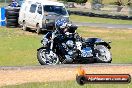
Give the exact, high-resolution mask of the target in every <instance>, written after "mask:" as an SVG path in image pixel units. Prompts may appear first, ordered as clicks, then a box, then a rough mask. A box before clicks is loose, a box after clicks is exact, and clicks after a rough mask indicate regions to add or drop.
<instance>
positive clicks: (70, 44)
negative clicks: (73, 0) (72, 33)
mask: <svg viewBox="0 0 132 88" xmlns="http://www.w3.org/2000/svg"><path fill="white" fill-rule="evenodd" d="M66 45H67V46H69V47H73V46H74V43H73V41H72V40H68V41H67V42H66Z"/></svg>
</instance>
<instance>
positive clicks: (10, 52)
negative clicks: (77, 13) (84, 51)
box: [0, 27, 132, 66]
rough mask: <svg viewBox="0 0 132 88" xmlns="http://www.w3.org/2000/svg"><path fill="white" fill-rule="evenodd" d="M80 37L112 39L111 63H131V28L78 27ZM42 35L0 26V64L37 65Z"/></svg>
mask: <svg viewBox="0 0 132 88" xmlns="http://www.w3.org/2000/svg"><path fill="white" fill-rule="evenodd" d="M78 33H79V34H80V35H81V36H82V37H99V38H102V39H104V40H106V41H108V40H110V41H112V43H111V46H112V50H111V52H112V55H113V61H112V63H132V35H131V34H132V30H125V29H124V30H123V29H106V28H94V27H91V28H90V27H80V28H79V29H78ZM42 36H43V35H37V34H35V33H33V34H32V33H31V32H23V31H22V30H19V29H9V28H5V27H3V28H2V27H1V28H0V66H31V65H39V63H38V61H37V49H38V48H39V47H41V44H40V40H41V38H42Z"/></svg>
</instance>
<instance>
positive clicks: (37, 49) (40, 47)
mask: <svg viewBox="0 0 132 88" xmlns="http://www.w3.org/2000/svg"><path fill="white" fill-rule="evenodd" d="M40 49H46V48H45V47H40V48H38V49H37V51H39V50H40Z"/></svg>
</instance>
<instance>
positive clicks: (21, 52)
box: [0, 28, 41, 66]
mask: <svg viewBox="0 0 132 88" xmlns="http://www.w3.org/2000/svg"><path fill="white" fill-rule="evenodd" d="M24 33H25V32H23V31H21V30H18V29H7V28H0V66H18V65H22V66H24V65H37V64H38V62H37V59H36V50H37V48H39V47H40V39H41V38H40V36H37V35H28V34H27V35H26V34H24Z"/></svg>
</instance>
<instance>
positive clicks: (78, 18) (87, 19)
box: [70, 15, 132, 24]
mask: <svg viewBox="0 0 132 88" xmlns="http://www.w3.org/2000/svg"><path fill="white" fill-rule="evenodd" d="M70 19H71V20H72V21H75V22H88V23H108V24H132V21H131V20H120V19H110V18H99V17H88V16H78V15H71V16H70Z"/></svg>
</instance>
